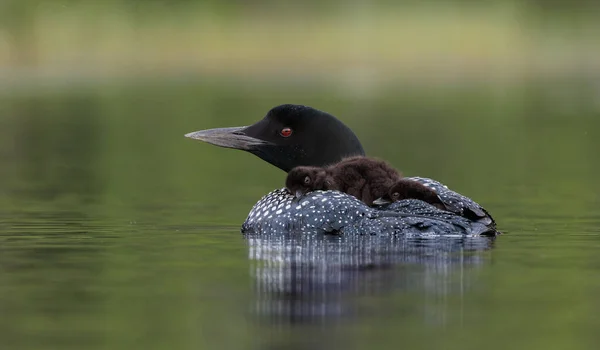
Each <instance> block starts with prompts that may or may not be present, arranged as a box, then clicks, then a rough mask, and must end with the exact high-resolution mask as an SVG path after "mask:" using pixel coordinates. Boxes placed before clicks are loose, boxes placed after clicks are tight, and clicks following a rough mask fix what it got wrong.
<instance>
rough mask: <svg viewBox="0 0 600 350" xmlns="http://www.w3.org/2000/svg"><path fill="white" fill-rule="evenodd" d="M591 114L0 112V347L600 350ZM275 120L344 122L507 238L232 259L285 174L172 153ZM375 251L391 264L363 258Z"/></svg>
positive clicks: (185, 98)
mask: <svg viewBox="0 0 600 350" xmlns="http://www.w3.org/2000/svg"><path fill="white" fill-rule="evenodd" d="M598 96H600V92H599V91H598V87H597V86H594V85H592V84H583V83H577V84H571V83H568V82H560V83H553V84H537V85H536V84H528V85H526V86H520V87H517V88H513V87H511V88H504V89H501V88H493V89H492V88H490V87H486V86H480V87H474V88H462V89H459V90H453V89H434V90H431V89H425V88H422V89H406V88H397V89H390V90H385V91H377V92H374V93H373V94H356V93H355V94H350V93H349V90H342V91H340V90H334V89H332V88H331V87H314V86H300V87H293V88H291V87H289V86H258V87H257V86H253V85H251V84H248V85H242V86H235V87H233V86H232V85H228V84H211V83H205V84H197V83H185V84H175V83H173V84H169V85H166V86H165V85H163V86H161V87H140V86H135V85H127V86H103V87H97V88H90V87H82V88H79V89H72V90H65V89H63V90H59V91H55V90H54V89H52V88H47V89H42V90H40V91H39V92H36V93H30V92H23V91H20V92H15V93H10V92H9V93H7V94H6V95H3V96H1V97H0V208H1V210H0V215H1V216H0V315H1V317H0V347H1V348H3V349H42V348H44V349H71V348H72V349H137V348H140V349H214V348H221V349H303V348H307V349H337V348H346V349H366V348H369V349H371V348H373V349H377V348H382V349H383V348H390V349H392V348H394V349H397V348H399V347H406V348H431V349H455V348H460V349H482V348H486V349H490V348H493V349H506V348H512V349H596V348H597V347H598V346H599V344H600V335H599V333H598V331H597V330H598V328H600V299H599V298H598V295H600V254H598V251H599V249H600V226H599V225H600V212H599V210H598V208H599V206H600V195H599V192H600V182H599V181H598V173H599V172H600V161H599V155H598V153H599V151H600V113H599V110H600V105H599V104H598V102H597V101H598ZM281 103H303V104H308V105H312V106H315V107H317V108H320V109H324V110H327V111H330V112H331V113H333V114H335V115H337V116H338V117H340V119H342V120H344V121H345V122H346V123H347V124H348V125H350V126H351V127H352V128H353V129H354V130H355V131H356V133H357V134H358V136H359V137H360V139H361V140H362V142H363V144H364V146H365V149H366V150H367V153H368V154H370V155H373V156H378V157H382V158H385V159H387V160H389V161H390V162H392V163H393V164H394V165H396V166H397V167H398V168H400V169H402V170H403V172H404V173H405V174H406V175H419V176H426V177H432V178H435V179H437V180H440V181H442V182H444V183H445V184H447V185H449V186H450V187H451V188H453V189H455V190H457V191H459V192H461V193H463V194H466V195H468V196H470V197H472V198H474V199H475V200H476V201H478V202H480V203H481V204H483V205H484V206H485V207H486V208H487V209H489V210H490V211H491V213H493V215H494V217H495V218H496V220H497V221H498V222H499V226H500V229H501V230H502V231H505V232H506V234H505V235H503V236H501V237H499V238H498V239H497V240H496V241H495V242H485V243H481V242H479V243H473V242H464V241H463V242H451V243H448V244H445V243H444V242H434V243H431V242H429V243H428V242H417V243H415V242H406V241H403V240H402V239H398V240H393V241H389V242H387V243H385V242H384V244H383V245H382V243H381V242H376V241H370V242H365V241H361V242H356V241H352V240H349V241H335V240H323V239H321V240H319V239H314V240H309V239H305V240H300V241H289V240H288V241H286V240H283V239H281V240H278V239H276V238H275V239H272V240H261V239H244V237H242V236H241V235H240V232H239V226H240V225H241V223H242V222H243V220H244V219H245V217H246V214H247V213H248V211H249V210H250V208H251V207H252V205H253V204H254V203H255V202H256V201H257V200H258V199H259V198H260V197H261V196H262V195H264V194H265V193H267V192H268V191H270V190H272V189H274V188H279V187H281V186H282V185H283V181H284V174H283V173H282V172H280V171H279V170H277V169H275V168H273V167H272V166H270V165H268V164H267V163H264V162H262V161H261V160H259V159H258V158H256V157H254V156H252V155H250V154H246V153H243V152H240V151H233V150H226V149H221V148H217V147H214V146H209V145H206V144H201V143H198V142H194V141H192V140H189V139H185V138H184V137H183V134H184V133H187V132H190V131H195V130H198V129H204V128H211V127H218V126H236V125H245V124H250V123H252V122H254V121H256V120H258V119H259V118H262V116H263V115H264V114H265V112H266V111H267V110H268V109H269V108H271V107H272V106H274V105H277V104H281ZM407 244H408V246H409V248H406V249H404V248H403V247H406V245H407ZM482 244H483V247H481V245H482ZM378 245H379V248H378V249H379V252H380V253H381V251H382V249H383V250H385V249H388V250H389V251H385V252H383V253H381V254H379V255H377V256H373V255H370V253H369V249H371V248H372V247H376V246H378ZM348 247H356V248H348ZM382 247H383V248H382ZM440 247H441V249H439V248H440ZM384 248H385V249H384ZM361 259H362V260H361ZM369 259H375V260H376V263H372V261H370V260H369ZM377 259H379V260H377ZM299 261H300V262H301V261H305V262H306V261H309V262H311V263H312V265H310V264H309V266H307V265H305V264H301V263H299ZM290 286H291V287H290ZM290 289H291V290H292V291H293V292H290Z"/></svg>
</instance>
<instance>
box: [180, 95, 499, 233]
mask: <svg viewBox="0 0 600 350" xmlns="http://www.w3.org/2000/svg"><path fill="white" fill-rule="evenodd" d="M185 136H186V137H188V138H191V139H195V140H200V141H204V142H207V143H210V144H213V145H216V146H220V147H226V148H234V149H239V150H244V151H247V152H250V153H252V154H254V155H256V156H258V157H260V158H261V159H263V160H264V161H266V162H268V163H270V164H272V165H274V166H276V167H278V168H279V169H281V170H283V171H285V172H289V171H290V170H291V169H293V168H295V167H297V166H317V167H323V166H327V165H329V164H334V163H337V162H339V161H340V160H342V159H344V158H347V157H350V156H360V155H363V156H364V155H365V151H364V149H363V147H362V145H361V143H360V141H359V140H358V137H356V135H355V134H354V132H352V130H351V129H350V128H349V127H348V126H346V125H345V124H343V123H342V122H341V121H340V120H338V119H337V118H335V117H334V116H332V115H331V114H329V113H326V112H323V111H319V110H317V109H314V108H311V107H307V106H300V105H292V104H285V105H280V106H277V107H274V108H272V109H271V110H270V111H269V112H267V114H266V116H265V117H264V118H263V119H261V120H259V121H258V122H256V123H254V124H252V125H250V126H243V127H230V128H217V129H209V130H201V131H196V132H192V133H188V134H186V135H185ZM409 179H412V180H415V181H418V182H420V183H422V184H424V185H425V186H428V187H430V188H431V189H432V190H434V191H435V192H436V193H437V194H438V196H439V198H440V200H441V201H442V202H443V203H445V204H448V202H449V201H452V202H460V203H459V204H458V205H460V206H462V207H463V208H465V209H466V210H463V213H465V214H466V215H470V214H469V213H475V212H477V211H479V214H481V213H483V214H484V216H483V217H482V216H480V215H479V214H478V213H475V214H476V215H475V217H477V218H479V219H477V221H469V220H466V222H472V223H473V225H474V224H475V223H483V222H488V224H486V225H488V226H489V227H490V228H492V229H493V228H494V227H495V222H494V221H493V219H491V217H490V216H489V214H487V212H486V211H485V210H483V208H481V207H480V206H479V205H478V204H477V203H475V202H473V201H472V200H470V199H469V198H467V197H464V196H462V195H460V194H458V193H456V192H453V191H450V190H449V189H448V188H447V187H445V186H444V185H442V184H440V183H439V182H437V181H434V180H431V179H426V178H409ZM283 193H287V191H285V190H284V191H283V192H282V191H280V190H276V191H273V192H271V193H269V194H268V195H266V196H265V197H263V199H261V200H259V202H257V203H256V204H255V205H254V207H253V208H252V210H251V211H250V213H251V215H248V218H247V219H246V221H245V222H244V224H243V225H242V227H243V228H244V229H248V230H251V229H253V225H254V223H255V221H252V220H251V218H253V217H254V216H253V215H254V214H256V213H257V211H258V210H259V208H260V210H261V213H262V214H261V215H262V216H260V217H261V218H264V219H263V220H267V221H268V220H271V222H272V223H275V221H279V222H284V221H285V219H286V218H291V217H295V216H296V215H303V214H302V212H301V211H299V210H298V209H296V208H297V207H294V206H293V203H291V202H290V201H289V198H288V197H287V196H284V195H283ZM338 194H339V195H341V196H337V197H336V196H333V197H331V198H329V199H330V202H337V204H336V205H333V204H332V206H330V207H328V210H331V211H332V212H327V213H325V212H322V215H325V214H327V215H329V216H331V217H340V215H343V212H344V210H345V209H343V208H345V204H344V202H345V201H346V200H347V199H348V198H353V197H351V196H348V195H347V194H341V193H338ZM344 196H345V197H344ZM291 197H292V198H293V196H291ZM321 200H322V199H321ZM416 202H419V201H416ZM307 203H308V208H309V209H310V206H312V204H310V203H311V202H307ZM421 203H422V202H421ZM423 204H424V203H423ZM453 204H454V203H453ZM363 205H365V204H364V203H363ZM390 206H391V207H394V208H400V207H401V208H402V210H403V211H404V212H408V213H410V212H411V210H410V209H411V208H416V207H418V206H417V205H416V204H415V203H414V202H411V201H399V202H396V203H392V204H391V205H390ZM427 206H428V207H430V208H433V209H435V208H434V207H433V206H430V205H427ZM340 208H342V209H340ZM365 208H368V207H366V205H365ZM374 210H376V209H374ZM394 210H395V209H394ZM425 215H430V214H429V213H428V212H426V213H425ZM432 215H433V214H432ZM436 215H437V214H436ZM433 219H435V218H434V217H433V216H432V220H429V221H428V222H427V223H426V224H424V223H423V220H417V219H414V220H408V219H407V218H406V217H403V218H392V219H389V220H388V219H386V220H387V221H386V222H388V221H390V220H391V221H393V222H395V223H396V224H398V225H396V224H394V225H396V226H394V227H396V228H402V227H408V226H411V227H414V226H415V225H421V226H423V225H425V226H427V225H429V226H431V227H434V226H435V227H437V228H436V230H437V232H440V231H444V230H446V228H448V233H449V234H456V233H464V232H465V231H464V230H462V231H461V230H454V231H453V230H451V229H450V227H451V226H452V225H451V226H448V225H450V221H449V220H454V219H446V218H440V219H439V220H433ZM263 222H264V221H263ZM361 222H362V224H366V223H367V221H364V220H361ZM388 223H389V222H388ZM358 224H360V223H357V225H358ZM362 224H361V225H362ZM423 227H424V226H423ZM452 227H456V225H454V226H452ZM400 232H404V231H402V230H400Z"/></svg>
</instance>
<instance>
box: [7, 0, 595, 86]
mask: <svg viewBox="0 0 600 350" xmlns="http://www.w3.org/2000/svg"><path fill="white" fill-rule="evenodd" d="M599 33H600V25H599V24H597V23H595V22H594V21H591V20H585V19H578V20H573V19H571V20H570V21H569V20H563V21H559V20H555V19H554V18H550V19H548V18H544V17H535V16H533V17H532V16H528V15H525V14H524V13H523V12H522V11H521V10H520V9H519V8H518V7H514V6H508V5H506V6H493V7H492V6H488V7H477V8H473V7H456V6H454V7H453V6H445V7H439V6H436V7H435V8H434V7H431V6H430V7H423V6H421V7H413V8H409V9H407V10H405V11H384V10H383V9H381V8H378V7H369V6H366V5H365V6H362V7H361V6H355V7H351V8H350V9H346V10H345V11H341V12H333V13H332V12H324V13H318V14H313V13H302V12H300V13H296V12H291V13H290V12H283V13H272V12H268V11H267V12H258V13H243V14H240V13H235V14H233V15H232V14H229V15H220V14H217V13H215V12H211V11H204V10H203V9H202V8H200V7H191V8H190V9H188V10H185V9H179V10H176V11H175V10H173V11H161V10H160V9H154V10H152V11H150V10H148V9H146V11H142V10H140V9H137V10H135V11H132V10H125V9H124V8H123V7H115V6H114V5H113V6H111V5H98V4H95V5H94V4H88V5H78V6H58V5H52V3H50V4H49V5H41V4H40V5H38V6H37V7H36V8H35V10H34V11H33V12H31V13H27V15H23V16H22V18H21V20H20V21H13V23H12V24H6V23H5V25H3V26H0V91H6V90H11V89H29V88H35V87H38V86H45V85H65V86H69V85H74V86H80V85H81V84H84V85H85V84H97V83H103V82H110V81H120V80H134V81H137V80H140V79H141V80H144V79H149V80H162V79H174V80H177V79H225V80H230V81H255V82H259V83H261V82H262V83H267V84H268V83H272V82H277V81H280V80H285V81H288V82H292V83H294V82H296V83H301V82H316V83H326V84H337V85H346V84H364V85H366V86H386V85H390V84H397V83H401V84H409V85H413V84H416V85H422V84H434V85H446V84H453V85H456V84H458V85H462V84H479V83H490V84H500V85H505V84H512V83H519V82H522V81H527V80H531V79H548V78H550V79H561V78H563V77H569V78H573V77H575V78H577V77H581V78H585V79H591V78H597V77H599V76H600V60H598V59H597V57H600V44H598V42H597V38H598V35H597V34H599Z"/></svg>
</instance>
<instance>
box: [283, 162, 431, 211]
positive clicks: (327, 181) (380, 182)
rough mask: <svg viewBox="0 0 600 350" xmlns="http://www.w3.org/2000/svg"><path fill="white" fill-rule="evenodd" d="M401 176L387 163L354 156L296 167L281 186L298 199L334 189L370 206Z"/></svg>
mask: <svg viewBox="0 0 600 350" xmlns="http://www.w3.org/2000/svg"><path fill="white" fill-rule="evenodd" d="M401 178H402V174H401V173H400V172H398V171H397V170H396V169H394V168H393V167H392V166H391V165H389V164H388V163H387V162H384V161H382V160H379V159H374V158H369V157H363V156H355V157H350V158H346V159H343V160H342V161H340V162H339V163H336V164H333V165H330V166H328V167H325V168H320V167H309V166H299V167H296V168H294V169H292V170H291V171H290V172H289V173H288V176H287V178H286V181H285V186H286V188H287V189H288V191H290V193H292V194H295V195H296V197H298V198H299V197H301V196H302V195H304V194H306V193H307V192H311V191H315V190H335V191H340V192H344V193H347V194H349V195H352V196H354V197H356V198H358V199H360V200H361V201H363V202H365V203H366V204H367V205H373V201H374V200H375V199H376V198H380V197H381V196H383V195H385V194H386V193H387V191H388V189H389V188H390V186H391V185H392V184H394V183H395V182H397V181H399V180H400V179H401ZM419 185H420V184H419ZM421 186H423V185H421ZM423 187H425V186H423ZM425 189H427V187H425Z"/></svg>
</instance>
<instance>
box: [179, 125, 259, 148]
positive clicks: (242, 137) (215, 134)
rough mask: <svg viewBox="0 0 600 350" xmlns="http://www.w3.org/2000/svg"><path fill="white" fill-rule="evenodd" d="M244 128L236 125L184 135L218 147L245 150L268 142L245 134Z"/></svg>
mask: <svg viewBox="0 0 600 350" xmlns="http://www.w3.org/2000/svg"><path fill="white" fill-rule="evenodd" d="M246 128H247V127H246V126H237V127H233V128H217V129H208V130H200V131H195V132H191V133H189V134H185V137H189V138H190V139H194V140H200V141H204V142H206V143H210V144H212V145H215V146H219V147H225V148H235V149H240V150H245V151H250V150H253V149H255V148H256V147H257V146H263V145H268V144H269V142H266V141H263V140H260V139H257V138H254V137H251V136H248V135H246V134H245V133H244V129H246Z"/></svg>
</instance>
